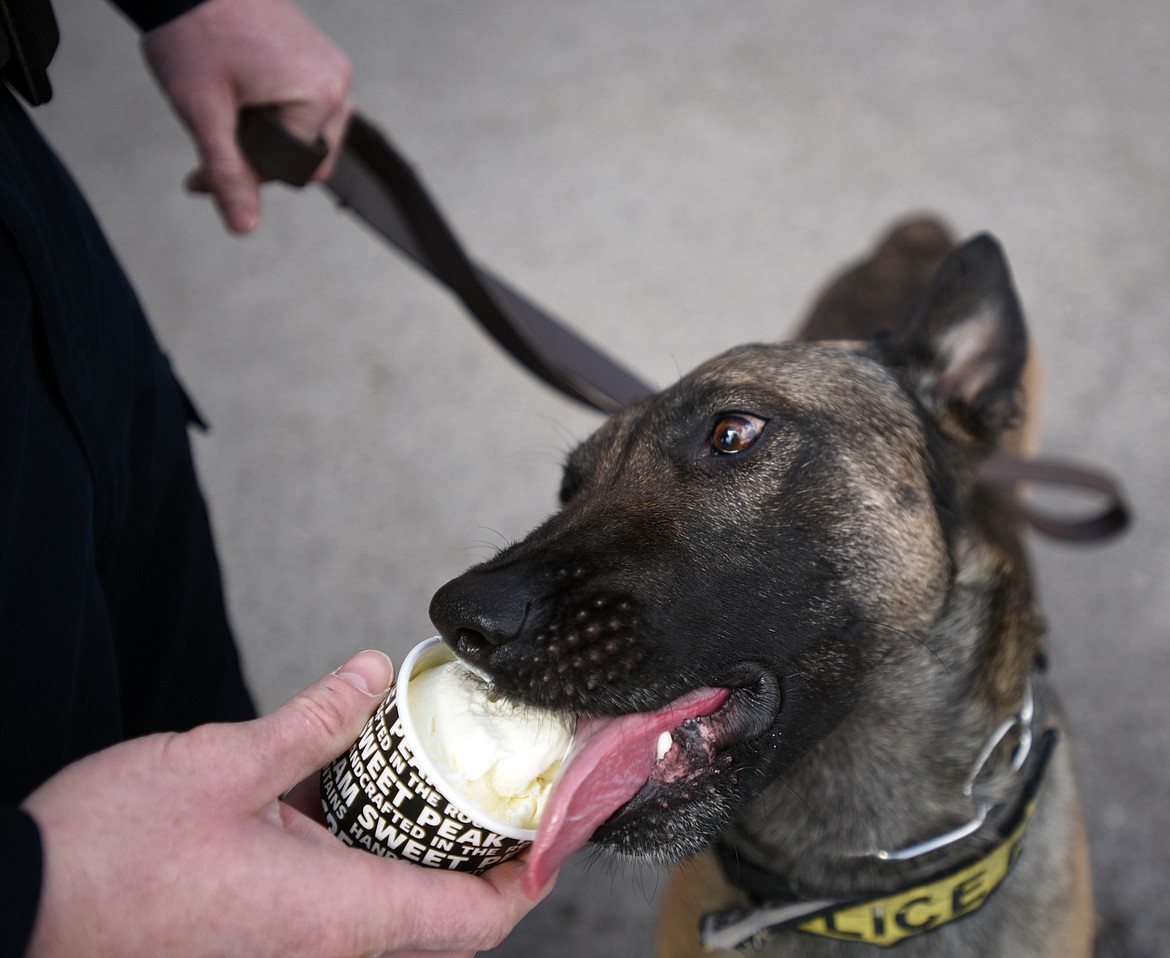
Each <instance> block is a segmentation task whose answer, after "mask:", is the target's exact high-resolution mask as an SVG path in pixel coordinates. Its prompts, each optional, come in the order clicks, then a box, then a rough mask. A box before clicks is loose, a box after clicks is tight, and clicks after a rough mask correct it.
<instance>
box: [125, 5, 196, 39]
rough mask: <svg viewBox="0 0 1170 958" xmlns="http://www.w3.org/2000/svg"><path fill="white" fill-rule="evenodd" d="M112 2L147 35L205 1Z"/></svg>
mask: <svg viewBox="0 0 1170 958" xmlns="http://www.w3.org/2000/svg"><path fill="white" fill-rule="evenodd" d="M111 2H112V3H113V4H114V6H116V7H117V8H118V9H119V10H121V11H122V12H123V13H124V14H126V16H128V17H129V18H130V19H131V20H133V21H134V23H135V25H136V26H137V27H138V29H139V30H141V31H142V32H143V33H145V32H146V31H147V30H153V29H154V28H155V27H160V26H162V25H163V24H164V23H166V22H167V21H168V20H174V19H175V17H177V16H179V15H180V14H183V13H186V12H187V11H188V10H190V9H191V8H192V7H196V6H198V5H199V4H200V3H202V2H203V0H111Z"/></svg>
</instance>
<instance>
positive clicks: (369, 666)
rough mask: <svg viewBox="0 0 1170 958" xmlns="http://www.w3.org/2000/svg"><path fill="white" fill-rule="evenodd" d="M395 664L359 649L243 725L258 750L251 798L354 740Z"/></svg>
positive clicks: (268, 797) (272, 791)
mask: <svg viewBox="0 0 1170 958" xmlns="http://www.w3.org/2000/svg"><path fill="white" fill-rule="evenodd" d="M393 675H394V667H393V665H392V664H391V662H390V660H389V659H388V658H387V657H386V656H385V655H384V654H383V653H381V652H378V651H374V650H370V651H366V652H359V653H358V654H357V655H355V656H354V657H353V658H352V659H350V660H349V661H348V662H347V663H346V664H345V665H343V666H342V667H341V668H339V669H338V670H337V671H336V672H332V673H330V674H329V675H326V676H325V677H324V678H322V679H320V680H318V681H317V682H315V683H313V684H312V685H311V686H309V687H308V688H307V689H305V690H304V691H303V692H301V693H300V694H299V695H296V696H294V697H293V698H292V699H290V700H289V701H288V702H286V703H285V704H284V705H282V706H281V707H280V708H279V709H277V710H276V711H275V712H273V713H272V714H271V715H267V716H265V717H264V718H260V719H257V720H256V721H254V722H249V723H247V724H246V725H245V726H241V729H243V730H244V735H245V736H246V742H245V743H244V748H245V749H246V750H247V751H248V752H249V754H251V755H253V756H256V758H257V761H256V763H255V772H254V777H253V779H252V783H253V791H252V796H253V798H254V799H255V800H256V801H257V802H259V803H261V804H264V803H268V802H271V801H272V799H273V798H274V797H275V796H276V795H277V794H279V793H281V792H284V791H285V790H286V789H288V788H291V787H292V786H293V785H296V784H297V783H298V782H301V781H302V780H304V779H305V778H307V777H309V776H310V775H312V774H313V773H315V772H316V771H317V770H318V769H320V768H321V767H322V766H324V765H326V764H328V763H329V762H330V761H332V760H333V759H335V758H336V757H337V756H338V755H340V754H341V753H342V752H344V751H345V750H346V749H347V748H349V746H350V745H352V744H353V743H354V741H356V740H357V738H358V736H359V735H360V734H361V731H362V727H363V726H364V725H365V723H366V721H367V720H368V719H369V717H370V716H371V715H372V714H373V712H374V709H375V708H376V707H377V706H378V703H379V702H380V701H381V700H382V698H383V697H384V696H385V694H386V692H387V691H388V690H389V688H390V684H391V681H392V679H393Z"/></svg>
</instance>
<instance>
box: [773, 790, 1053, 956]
mask: <svg viewBox="0 0 1170 958" xmlns="http://www.w3.org/2000/svg"><path fill="white" fill-rule="evenodd" d="M1035 807H1036V799H1035V798H1033V799H1032V800H1031V801H1030V802H1029V803H1028V805H1027V807H1026V808H1025V810H1024V815H1023V817H1022V818H1021V820H1020V823H1019V824H1018V825H1017V826H1016V828H1015V831H1013V832H1012V833H1011V834H1010V835H1009V836H1008V837H1007V838H1006V839H1005V840H1004V841H1003V842H1001V843H1000V844H999V845H997V846H996V847H995V848H994V849H993V850H992V851H991V853H990V854H989V855H987V857H985V858H983V859H981V860H979V861H977V862H975V863H974V864H971V865H968V866H966V867H965V868H960V869H959V870H958V871H955V872H953V873H951V874H950V875H947V876H945V877H943V878H938V879H935V880H934V881H930V882H926V883H925V884H922V885H916V886H915V887H914V888H910V889H908V890H906V891H902V892H898V893H897V894H894V895H887V896H885V897H884V898H873V899H870V900H869V901H865V902H862V903H860V904H856V905H846V906H844V907H843V908H836V909H833V910H831V911H826V912H822V913H821V914H819V915H817V916H816V917H815V918H810V919H808V920H807V921H802V922H800V923H799V924H797V925H796V926H795V927H796V928H798V929H799V930H800V931H803V932H807V933H808V934H810V935H821V936H822V937H825V938H839V939H841V940H842V941H864V942H868V943H869V944H871V945H880V946H882V947H888V946H889V945H896V944H897V943H898V942H900V941H902V940H903V939H905V938H909V937H911V936H912V935H920V934H922V932H924V931H930V930H931V929H934V928H938V927H940V926H942V925H945V924H947V922H951V921H954V920H955V919H956V918H962V917H963V916H964V915H969V914H970V913H971V912H973V911H975V910H976V909H977V908H979V907H980V906H981V905H982V904H983V903H984V902H985V901H986V900H987V898H988V896H989V895H990V894H991V893H992V892H993V891H995V889H996V888H997V887H999V884H1000V882H1002V881H1003V880H1004V879H1005V878H1006V877H1007V874H1008V872H1009V871H1010V870H1011V867H1012V865H1013V864H1014V863H1015V861H1016V859H1017V858H1018V857H1019V855H1020V847H1021V845H1022V843H1023V840H1024V832H1025V831H1026V830H1027V828H1028V822H1029V821H1031V818H1032V812H1033V810H1034V809H1035Z"/></svg>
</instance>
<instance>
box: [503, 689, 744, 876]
mask: <svg viewBox="0 0 1170 958" xmlns="http://www.w3.org/2000/svg"><path fill="white" fill-rule="evenodd" d="M730 694H731V693H730V692H729V691H728V690H727V689H709V688H703V689H695V691H693V692H688V693H687V694H686V695H684V696H682V698H679V699H675V700H674V701H673V702H671V703H670V704H669V705H667V706H666V707H665V708H663V709H660V710H659V711H657V712H635V713H634V714H632V715H621V716H618V717H617V718H599V719H581V720H580V721H579V722H578V723H577V732H576V736H575V737H574V739H573V746H572V748H571V749H570V750H569V754H568V756H567V757H566V759H565V761H564V764H563V765H562V766H561V770H560V773H559V774H558V776H557V782H556V785H554V786H553V790H552V794H551V795H549V797H548V802H547V803H546V804H545V807H544V813H543V814H542V815H541V819H540V829H539V831H538V832H537V835H536V840H535V841H534V842H533V843H532V848H531V850H530V851H529V853H528V855H527V859H528V861H527V864H526V865H525V869H524V874H523V876H522V878H521V883H522V885H523V888H524V891H525V892H526V893H527V895H528V896H529V897H530V898H536V896H537V895H538V894H540V891H541V889H543V888H544V886H545V884H546V883H547V882H548V880H549V878H551V877H552V875H553V874H554V873H555V872H556V870H557V869H558V868H560V867H561V865H563V864H564V863H565V862H566V861H567V860H568V858H569V857H570V856H571V855H572V854H573V853H574V852H576V851H577V850H578V849H580V848H583V847H584V846H585V844H586V843H587V842H588V841H589V839H590V837H592V835H593V832H594V831H595V830H596V829H597V826H598V825H600V824H601V823H602V822H604V821H605V820H606V819H607V818H609V816H610V815H612V814H613V813H614V812H616V811H617V810H618V809H619V808H621V807H622V806H623V805H624V804H625V803H626V802H628V801H629V800H630V799H631V798H633V797H634V795H635V794H636V793H637V791H638V789H640V788H641V787H642V786H643V785H645V784H646V780H647V779H648V778H649V777H650V772H651V770H652V769H653V768H654V764H655V761H656V760H657V754H656V750H657V745H658V737H659V736H660V735H661V734H662V733H663V732H669V731H670V730H671V729H673V728H677V727H678V726H679V725H681V724H682V723H683V722H685V721H686V720H687V719H689V718H697V717H699V716H702V715H710V714H711V713H712V712H714V711H715V710H716V709H717V708H719V706H721V705H722V704H723V703H724V702H725V701H727V696H728V695H730Z"/></svg>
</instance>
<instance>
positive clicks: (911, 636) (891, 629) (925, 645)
mask: <svg viewBox="0 0 1170 958" xmlns="http://www.w3.org/2000/svg"><path fill="white" fill-rule="evenodd" d="M854 621H855V622H856V623H857V624H858V625H865V626H870V627H871V628H875V629H884V630H885V631H886V632H892V633H894V634H895V635H900V636H902V637H903V638H907V639H910V641H912V642H917V643H918V644H919V645H920V646H922V647H923V648H924V649H926V651H927V652H929V653H930V654H931V655H933V656H934V657H935V659H936V660H937V661H938V664H939V665H941V666H942V667H943V670H944V671H945V672H946V673H947V674H948V675H950V672H951V667H950V666H949V665H947V663H946V660H945V659H944V658H943V657H942V656H941V655H939V653H938V651H937V650H936V649H935V648H934V647H933V646H931V644H930V643H929V642H927V641H926V639H924V638H922V637H921V636H919V635H915V634H914V633H913V632H910V631H908V630H907V629H899V628H898V627H897V626H894V625H888V624H886V623H885V622H877V621H871V620H868V619H855V620H854Z"/></svg>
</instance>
